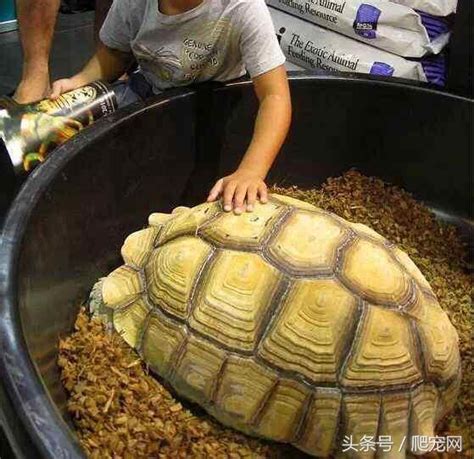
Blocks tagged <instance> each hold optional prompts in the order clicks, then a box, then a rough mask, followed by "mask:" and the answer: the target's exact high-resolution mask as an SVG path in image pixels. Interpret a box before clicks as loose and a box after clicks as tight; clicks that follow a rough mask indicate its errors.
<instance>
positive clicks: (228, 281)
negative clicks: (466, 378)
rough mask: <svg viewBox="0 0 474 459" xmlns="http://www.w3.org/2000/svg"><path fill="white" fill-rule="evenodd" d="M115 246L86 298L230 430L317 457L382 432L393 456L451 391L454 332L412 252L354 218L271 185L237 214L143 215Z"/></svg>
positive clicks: (443, 408) (456, 368)
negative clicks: (142, 222) (114, 259)
mask: <svg viewBox="0 0 474 459" xmlns="http://www.w3.org/2000/svg"><path fill="white" fill-rule="evenodd" d="M121 255H122V257H123V260H124V262H125V264H124V265H123V266H120V267H119V268H118V269H116V270H115V271H113V272H112V273H111V274H110V275H109V276H107V277H106V278H103V279H101V280H99V282H98V283H97V284H96V285H95V287H94V288H93V290H92V292H91V297H90V302H89V304H90V307H91V310H92V311H93V312H94V313H95V314H96V315H99V316H100V317H102V318H103V320H105V321H107V323H109V324H110V325H111V326H113V327H114V328H115V330H116V331H117V332H118V333H120V334H121V335H122V337H123V339H124V340H125V341H126V342H127V343H128V344H129V345H130V346H131V347H133V348H135V349H136V350H137V351H138V353H139V354H140V355H141V356H142V358H143V360H144V361H145V362H146V364H147V365H148V366H149V367H150V368H151V369H152V370H153V371H154V372H156V374H157V375H158V376H159V377H161V378H162V379H163V380H165V381H166V382H168V383H169V384H170V385H171V386H172V387H173V388H174V389H175V391H176V392H177V393H178V394H179V395H181V396H182V397H183V398H185V399H188V400H190V401H193V402H197V403H198V404H199V405H201V406H202V407H203V408H204V409H205V410H206V411H207V412H208V413H210V414H211V415H212V416H214V417H215V418H216V419H217V420H218V421H220V422H221V423H223V424H225V425H227V426H230V427H233V428H235V429H238V430H240V431H242V432H244V433H246V434H249V435H253V436H258V437H263V438H266V439H271V440H275V441H278V442H285V443H290V444H292V445H294V446H295V447H297V448H299V449H300V450H302V451H304V452H306V453H308V454H310V455H315V456H322V457H325V456H328V455H330V454H336V455H338V454H343V451H344V444H347V442H348V441H349V440H350V441H351V442H352V443H351V444H359V443H360V444H362V443H361V441H364V439H365V440H367V439H370V438H372V439H373V441H376V440H377V439H379V438H380V439H382V438H384V439H385V441H387V439H388V438H390V439H391V442H392V443H393V448H391V450H390V451H388V450H387V448H385V449H384V450H381V449H379V450H378V452H377V458H382V457H384V458H387V457H390V458H403V457H405V455H406V450H412V452H414V453H420V452H422V451H421V450H420V449H419V448H418V449H417V446H416V445H415V444H412V442H411V441H410V439H412V438H414V437H415V436H428V437H433V436H434V428H435V426H436V424H437V422H438V421H439V420H440V419H441V418H443V417H444V416H445V415H446V413H447V412H449V411H450V410H451V408H452V407H453V405H454V403H455V400H456V397H457V392H458V389H459V385H460V356H459V348H458V335H457V333H456V330H455V328H454V327H453V325H452V324H451V322H450V321H449V319H448V316H447V315H446V313H445V312H444V311H443V310H442V309H441V307H440V306H439V304H438V301H437V299H436V296H435V294H434V293H433V290H432V289H431V287H430V285H429V283H428V282H427V280H426V279H425V278H424V276H423V275H422V273H421V272H420V271H419V269H418V268H417V267H416V266H415V264H414V263H413V262H412V261H411V259H410V258H409V256H408V255H407V254H406V253H404V252H403V251H402V250H400V249H399V248H397V247H396V246H395V245H393V244H392V243H390V242H389V241H387V240H386V239H385V238H384V237H382V236H381V235H379V234H378V233H377V232H375V231H374V230H372V229H371V228H369V227H367V226H365V225H362V224H359V223H351V222H348V221H345V220H343V219H342V218H340V217H338V216H336V215H334V214H332V213H330V212H327V211H324V210H322V209H319V208H316V207H314V206H312V205H310V204H308V203H305V202H302V201H299V200H296V199H293V198H289V197H286V196H280V195H276V194H273V195H270V197H269V201H268V202H267V203H266V204H262V203H257V204H256V206H255V209H254V211H253V212H251V213H244V214H241V215H235V214H233V213H229V212H224V211H223V209H222V204H221V203H220V202H213V203H205V204H201V205H198V206H196V207H193V208H183V207H179V208H176V209H175V210H174V211H173V212H172V214H164V213H155V214H151V215H150V217H149V226H148V227H147V228H145V229H142V230H141V231H138V232H135V233H133V234H131V235H130V236H128V237H127V239H126V240H125V243H124V245H123V247H122V250H121ZM345 457H346V456H345ZM351 457H375V452H374V451H372V449H371V448H369V449H368V450H367V451H366V452H358V453H355V452H354V450H352V456H351Z"/></svg>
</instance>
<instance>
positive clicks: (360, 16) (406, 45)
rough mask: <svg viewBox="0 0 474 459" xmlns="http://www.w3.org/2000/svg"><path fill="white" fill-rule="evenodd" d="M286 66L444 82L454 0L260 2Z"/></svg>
mask: <svg viewBox="0 0 474 459" xmlns="http://www.w3.org/2000/svg"><path fill="white" fill-rule="evenodd" d="M266 2H267V5H268V6H269V7H270V8H269V9H270V14H271V16H272V19H273V23H274V26H275V30H276V33H277V36H278V39H279V40H280V45H281V47H282V49H283V52H284V53H285V55H286V57H287V59H288V62H289V64H290V68H293V69H294V68H295V66H296V67H298V66H299V67H302V68H305V69H310V70H313V69H322V70H327V71H343V72H344V71H345V72H359V73H368V74H372V75H381V76H387V77H390V76H395V77H400V78H408V79H412V80H417V81H424V82H430V83H433V84H436V85H439V86H444V83H445V79H446V68H445V59H444V56H443V54H442V50H443V48H444V47H445V46H446V44H447V43H448V41H449V37H450V25H451V23H452V21H451V18H450V15H452V14H453V13H455V10H456V5H457V0H266Z"/></svg>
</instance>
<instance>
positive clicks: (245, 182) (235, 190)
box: [207, 170, 268, 214]
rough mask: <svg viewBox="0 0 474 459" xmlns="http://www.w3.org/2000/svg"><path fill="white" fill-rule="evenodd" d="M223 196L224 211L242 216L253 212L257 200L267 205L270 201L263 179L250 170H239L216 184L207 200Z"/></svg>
mask: <svg viewBox="0 0 474 459" xmlns="http://www.w3.org/2000/svg"><path fill="white" fill-rule="evenodd" d="M220 196H222V199H223V204H224V210H225V211H226V212H230V211H231V210H234V212H235V213H236V214H241V213H242V212H244V211H245V210H247V212H252V211H253V208H254V205H255V202H256V201H257V198H259V199H260V202H261V203H263V204H265V203H266V202H267V200H268V193H267V186H266V185H265V182H264V181H263V179H262V177H261V176H259V175H258V174H256V173H254V172H252V171H249V170H237V171H235V172H234V173H233V174H231V175H228V176H227V177H223V178H221V179H220V180H218V181H217V182H216V184H215V185H214V187H213V188H212V189H211V191H210V193H209V196H208V198H207V201H208V202H211V201H215V200H216V199H217V198H219V197H220Z"/></svg>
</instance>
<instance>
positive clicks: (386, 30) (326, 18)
mask: <svg viewBox="0 0 474 459" xmlns="http://www.w3.org/2000/svg"><path fill="white" fill-rule="evenodd" d="M266 2H267V4H268V5H269V6H272V7H274V8H277V9H279V10H282V11H284V12H286V13H290V14H292V15H293V16H296V17H299V18H302V19H305V20H307V21H309V22H312V23H313V24H318V25H321V26H323V27H325V28H328V29H331V30H334V31H335V32H339V33H342V34H344V35H346V36H348V37H350V38H353V39H355V40H358V41H362V42H364V43H367V44H370V45H372V46H376V47H377V48H380V49H383V50H385V51H389V52H391V53H394V54H397V55H399V56H404V57H422V56H424V55H426V54H432V53H434V54H437V53H439V52H440V51H441V50H442V49H443V47H444V46H445V45H446V44H447V43H448V41H449V35H450V33H449V24H448V22H447V21H446V20H445V19H444V18H433V17H430V16H429V15H426V14H424V13H420V12H417V11H414V10H413V9H411V8H408V7H406V6H403V5H397V4H396V3H391V2H390V1H388V0H266Z"/></svg>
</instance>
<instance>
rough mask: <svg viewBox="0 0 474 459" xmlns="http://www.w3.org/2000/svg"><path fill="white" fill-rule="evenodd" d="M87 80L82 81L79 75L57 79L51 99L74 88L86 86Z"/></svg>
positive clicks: (52, 89)
mask: <svg viewBox="0 0 474 459" xmlns="http://www.w3.org/2000/svg"><path fill="white" fill-rule="evenodd" d="M84 85H85V82H83V81H81V80H80V79H79V78H77V77H72V78H63V79H62V80H56V81H55V82H54V83H53V86H52V88H51V94H50V95H49V98H50V99H57V98H58V97H59V96H60V95H61V94H63V93H64V92H68V91H72V90H74V89H77V88H80V87H81V86H84Z"/></svg>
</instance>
